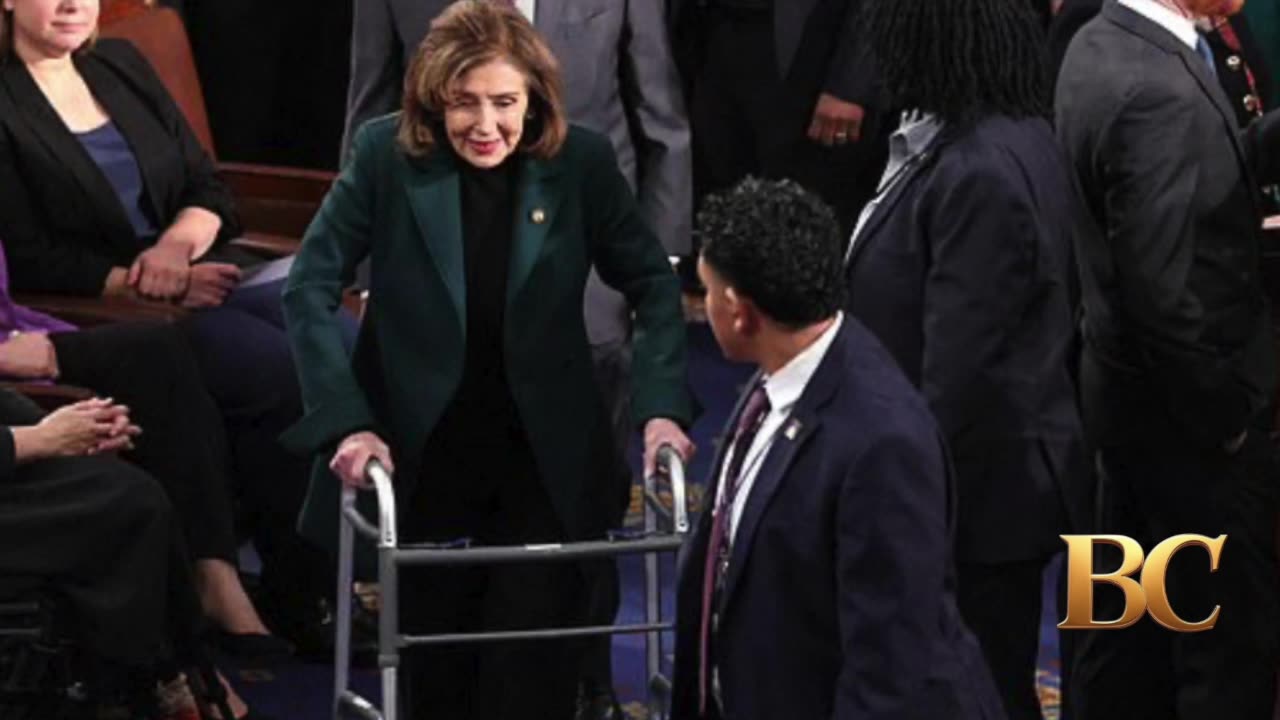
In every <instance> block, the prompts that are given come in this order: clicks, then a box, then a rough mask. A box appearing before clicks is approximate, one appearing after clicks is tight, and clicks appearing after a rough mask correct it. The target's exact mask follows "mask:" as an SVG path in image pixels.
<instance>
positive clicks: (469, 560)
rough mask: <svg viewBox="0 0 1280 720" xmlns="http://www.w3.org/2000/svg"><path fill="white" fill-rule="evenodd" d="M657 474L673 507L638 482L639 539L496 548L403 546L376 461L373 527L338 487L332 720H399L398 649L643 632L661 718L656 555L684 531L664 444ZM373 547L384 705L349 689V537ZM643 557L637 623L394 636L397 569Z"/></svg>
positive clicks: (351, 492)
mask: <svg viewBox="0 0 1280 720" xmlns="http://www.w3.org/2000/svg"><path fill="white" fill-rule="evenodd" d="M658 467H659V474H661V471H662V469H664V468H665V470H666V475H667V476H668V477H669V478H670V481H671V500H672V503H671V505H672V509H671V510H670V511H668V510H667V509H666V507H664V505H663V503H662V502H661V500H660V499H659V497H658V492H657V479H656V477H653V476H650V477H646V478H644V503H643V505H644V531H643V533H642V534H640V535H639V536H638V537H631V538H624V539H606V540H593V541H588V542H577V543H563V544H551V545H546V544H544V545H512V546H501V547H496V546H495V547H443V546H438V545H406V546H401V545H400V543H399V541H398V534H397V532H396V522H395V519H396V497H395V490H394V487H393V486H392V482H391V476H390V474H388V473H387V471H386V469H385V468H383V467H382V465H381V464H379V463H378V462H377V461H376V460H375V461H372V462H370V463H369V466H368V468H367V469H366V471H365V472H366V473H367V475H368V476H369V479H370V480H371V481H372V483H373V490H374V492H375V493H376V494H377V499H378V524H377V525H374V524H372V523H370V522H369V521H368V520H367V519H365V517H364V516H363V515H361V514H360V511H359V510H358V509H356V490H355V489H353V488H343V492H342V507H341V519H340V521H339V526H340V531H339V537H338V596H337V597H338V603H337V605H338V607H337V622H338V627H337V639H336V642H335V652H334V668H333V671H334V672H333V680H334V701H333V716H334V718H335V720H341V718H348V717H355V718H361V719H362V720H399V718H400V714H399V695H398V693H397V685H398V672H399V665H400V650H401V649H403V648H405V647H409V646H412V645H445V644H463V643H480V642H499V641H507V640H540V639H551V638H565V637H586V636H594V635H614V634H623V633H644V634H645V671H646V674H647V676H648V680H649V697H648V701H649V702H648V704H649V717H650V718H652V719H653V720H660V718H661V717H662V715H663V704H664V702H663V701H664V700H665V698H666V697H667V696H668V695H669V694H670V689H671V683H670V680H669V679H668V678H666V677H665V676H663V675H662V673H661V661H662V632H663V631H665V630H671V629H672V627H673V623H672V622H670V621H666V622H664V621H663V620H662V608H661V604H660V601H659V597H658V593H659V581H660V578H659V575H658V553H662V552H674V551H677V550H679V549H680V546H681V545H682V544H683V542H684V539H685V537H686V536H687V535H688V533H689V517H688V510H687V504H686V492H685V491H686V486H685V468H684V463H683V462H682V461H681V459H680V456H679V455H678V454H676V452H675V451H674V450H673V449H672V448H671V447H669V446H664V447H662V448H660V449H659V451H658ZM659 516H661V517H662V519H664V520H666V521H668V522H669V523H670V530H669V531H659V529H658V524H659ZM356 533H359V534H360V535H362V536H363V537H365V538H367V539H369V540H373V541H375V542H377V544H378V582H379V583H380V585H381V598H382V607H381V610H380V612H379V613H378V667H379V671H380V674H381V675H382V703H383V709H382V710H379V709H378V708H377V707H376V706H375V705H374V704H373V703H372V702H370V701H369V700H367V699H365V698H363V697H361V696H360V695H357V694H356V693H354V692H352V691H351V690H350V688H349V687H348V686H349V681H350V673H349V670H350V665H351V618H352V616H351V602H352V591H351V588H352V580H353V574H354V550H355V535H356ZM641 553H643V554H644V556H645V559H644V569H645V588H644V589H645V622H643V623H640V624H630V625H627V624H623V625H597V626H589V627H572V628H549V629H540V630H519V631H508V632H479V633H460V634H446V635H404V634H401V633H400V618H399V589H400V588H399V570H400V566H401V565H437V566H439V565H493V564H499V563H520V562H539V561H547V560H562V561H569V560H581V559H586V558H595V557H617V556H622V555H635V554H641Z"/></svg>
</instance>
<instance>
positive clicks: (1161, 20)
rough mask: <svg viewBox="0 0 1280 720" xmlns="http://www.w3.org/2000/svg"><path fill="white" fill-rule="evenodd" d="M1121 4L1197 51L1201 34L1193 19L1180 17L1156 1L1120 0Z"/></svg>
mask: <svg viewBox="0 0 1280 720" xmlns="http://www.w3.org/2000/svg"><path fill="white" fill-rule="evenodd" d="M1120 4H1121V5H1123V6H1125V7H1127V8H1129V9H1130V10H1132V11H1134V12H1136V13H1138V14H1139V15H1141V16H1143V17H1145V18H1146V19H1148V20H1150V21H1151V22H1153V23H1156V24H1157V25H1159V26H1160V27H1162V28H1164V29H1165V30H1168V31H1169V32H1171V33H1173V35H1174V36H1175V37H1177V38H1178V39H1179V40H1181V41H1182V42H1184V43H1186V44H1187V47H1189V48H1191V49H1192V50H1195V49H1196V41H1197V40H1199V39H1200V34H1199V33H1198V32H1197V31H1196V23H1195V21H1194V20H1192V19H1191V18H1188V17H1183V16H1181V15H1179V14H1178V13H1176V12H1174V11H1173V10H1171V9H1169V8H1168V7H1165V6H1164V5H1161V4H1160V3H1158V2H1156V0H1120Z"/></svg>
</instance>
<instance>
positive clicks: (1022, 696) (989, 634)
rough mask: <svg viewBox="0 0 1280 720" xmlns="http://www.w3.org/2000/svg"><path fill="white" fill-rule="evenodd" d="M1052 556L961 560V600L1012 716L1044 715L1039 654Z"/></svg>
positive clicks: (1033, 718)
mask: <svg viewBox="0 0 1280 720" xmlns="http://www.w3.org/2000/svg"><path fill="white" fill-rule="evenodd" d="M1046 562H1047V559H1046V558H1036V559H1034V560H1024V561H1020V562H1012V563H997V564H979V563H961V564H960V565H959V567H958V568H957V585H956V602H957V604H958V605H959V607H960V614H961V616H963V617H964V621H965V624H966V625H968V626H969V629H970V630H972V631H973V634H974V635H975V636H976V637H977V638H978V642H979V643H980V644H981V645H982V654H983V656H984V657H985V658H986V660H987V665H988V666H989V667H990V668H991V676H992V678H993V679H994V680H995V682H996V689H997V690H998V691H999V692H1000V697H1001V699H1002V700H1003V701H1004V706H1005V710H1006V712H1007V713H1008V715H1009V720H1040V718H1041V717H1042V715H1041V713H1040V697H1039V694H1038V693H1037V692H1036V656H1037V655H1038V653H1039V648H1040V603H1041V595H1042V590H1043V586H1042V582H1043V572H1044V566H1045V564H1046Z"/></svg>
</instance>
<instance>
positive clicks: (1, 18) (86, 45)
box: [0, 7, 98, 65]
mask: <svg viewBox="0 0 1280 720" xmlns="http://www.w3.org/2000/svg"><path fill="white" fill-rule="evenodd" d="M97 42H98V28H97V27H95V28H94V29H93V33H91V34H90V35H89V37H88V38H86V39H85V41H84V42H82V43H80V47H78V48H76V49H75V52H74V53H73V54H74V55H79V54H81V53H86V52H88V51H90V50H92V49H93V46H94V45H95V44H96V43H97ZM16 54H17V51H16V50H15V49H14V43H13V11H12V10H6V9H4V8H3V7H0V65H4V64H5V63H7V62H8V61H9V60H10V59H12V58H13V57H14V56H15V55H16Z"/></svg>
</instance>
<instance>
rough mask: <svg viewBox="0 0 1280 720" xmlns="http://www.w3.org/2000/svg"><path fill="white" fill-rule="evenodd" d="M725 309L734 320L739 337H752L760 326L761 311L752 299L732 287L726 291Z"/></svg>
mask: <svg viewBox="0 0 1280 720" xmlns="http://www.w3.org/2000/svg"><path fill="white" fill-rule="evenodd" d="M724 296H725V301H726V302H725V307H726V308H727V309H728V311H729V315H730V317H732V318H733V329H734V330H735V331H737V333H738V334H739V335H743V336H750V335H753V334H754V333H755V330H756V327H758V326H759V324H760V311H759V310H757V309H756V305H755V303H753V302H751V299H750V298H748V297H745V296H743V295H741V294H739V293H738V291H737V290H735V289H734V288H732V287H726V288H725V289H724Z"/></svg>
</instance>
